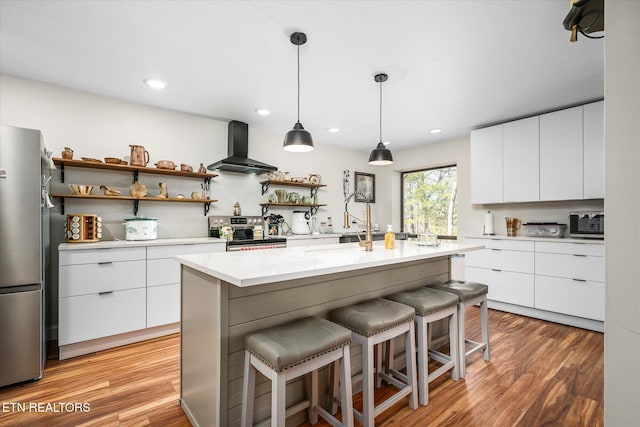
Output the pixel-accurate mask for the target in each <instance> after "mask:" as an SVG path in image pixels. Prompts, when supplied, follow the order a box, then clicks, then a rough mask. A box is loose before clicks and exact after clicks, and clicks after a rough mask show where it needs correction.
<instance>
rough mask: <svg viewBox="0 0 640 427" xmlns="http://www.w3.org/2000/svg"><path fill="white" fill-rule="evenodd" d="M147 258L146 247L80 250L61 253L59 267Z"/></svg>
mask: <svg viewBox="0 0 640 427" xmlns="http://www.w3.org/2000/svg"><path fill="white" fill-rule="evenodd" d="M146 258H147V251H146V248H145V247H144V246H141V247H135V248H115V249H79V250H75V251H60V252H59V261H58V264H59V265H72V264H94V263H99V262H116V261H133V260H144V259H146Z"/></svg>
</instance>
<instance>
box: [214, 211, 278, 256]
mask: <svg viewBox="0 0 640 427" xmlns="http://www.w3.org/2000/svg"><path fill="white" fill-rule="evenodd" d="M264 225H265V224H264V220H263V218H262V217H260V216H210V217H209V237H221V234H220V229H221V228H222V227H227V226H231V227H233V237H232V238H231V239H228V240H227V252H233V251H253V250H263V249H276V248H286V247H287V239H286V238H284V237H271V236H265V237H263V238H254V233H253V231H254V228H255V227H262V229H263V230H264ZM263 235H264V231H263Z"/></svg>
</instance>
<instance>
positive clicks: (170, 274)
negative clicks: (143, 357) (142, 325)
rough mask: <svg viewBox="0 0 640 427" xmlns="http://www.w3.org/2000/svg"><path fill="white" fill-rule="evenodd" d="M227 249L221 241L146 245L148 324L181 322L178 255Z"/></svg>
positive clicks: (149, 326) (151, 325)
mask: <svg viewBox="0 0 640 427" xmlns="http://www.w3.org/2000/svg"><path fill="white" fill-rule="evenodd" d="M225 250H226V246H225V244H220V243H211V244H207V243H201V244H191V245H166V246H149V247H147V262H146V267H147V282H146V285H147V327H148V328H151V327H154V326H159V325H166V324H169V323H175V322H179V321H180V264H179V263H178V262H177V261H176V260H175V259H174V257H175V256H177V255H189V254H197V253H208V252H224V251H225Z"/></svg>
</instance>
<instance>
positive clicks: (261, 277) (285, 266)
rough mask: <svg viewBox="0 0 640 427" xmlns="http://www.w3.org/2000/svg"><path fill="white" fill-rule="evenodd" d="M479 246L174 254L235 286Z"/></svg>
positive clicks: (403, 244)
mask: <svg viewBox="0 0 640 427" xmlns="http://www.w3.org/2000/svg"><path fill="white" fill-rule="evenodd" d="M483 247H484V246H483V245H476V244H464V243H442V244H441V245H440V246H438V247H428V246H418V245H417V244H416V243H415V242H414V241H407V240H399V241H396V248H395V249H385V248H384V242H383V241H380V242H374V243H373V251H371V252H367V251H365V250H364V248H361V247H359V246H358V244H357V243H343V244H329V245H320V246H313V247H300V248H281V249H269V250H262V251H239V252H221V253H209V254H194V255H183V256H178V257H176V259H177V260H178V262H180V263H182V264H184V265H186V266H189V267H191V268H193V269H195V270H198V271H200V272H202V273H205V274H208V275H210V276H213V277H216V278H218V279H221V280H224V281H226V282H229V283H231V284H233V285H236V286H239V287H248V286H256V285H262V284H266V283H273V282H279V281H282V280H293V279H301V278H304V277H312V276H318V275H323V274H330V273H340V272H344V271H352V270H359V269H365V268H371V267H379V266H383V265H391V264H398V263H403V262H408V261H419V260H425V259H429V258H437V257H441V256H448V255H455V254H458V253H462V252H467V251H471V250H476V249H482V248H483Z"/></svg>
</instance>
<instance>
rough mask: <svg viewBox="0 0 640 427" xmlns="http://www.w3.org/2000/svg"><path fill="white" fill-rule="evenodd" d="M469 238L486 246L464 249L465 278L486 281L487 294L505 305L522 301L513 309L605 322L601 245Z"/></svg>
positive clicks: (558, 319)
mask: <svg viewBox="0 0 640 427" xmlns="http://www.w3.org/2000/svg"><path fill="white" fill-rule="evenodd" d="M465 242H470V243H477V244H484V245H485V249H481V250H479V251H473V252H468V253H467V254H465V265H466V267H465V278H466V280H469V281H474V282H481V283H485V284H487V285H488V286H489V294H488V299H489V300H490V301H495V302H497V303H500V308H501V309H505V310H506V311H509V310H510V308H509V307H511V309H514V310H516V307H514V306H520V307H521V308H518V309H517V310H516V311H515V312H520V313H521V314H526V315H530V316H533V317H536V316H539V317H541V318H548V319H550V320H554V321H560V322H562V321H563V318H562V316H557V314H560V315H567V316H575V317H578V318H583V319H587V320H588V321H593V320H595V321H600V322H602V321H604V280H605V275H604V245H603V244H599V243H581V242H575V241H568V242H562V241H550V240H549V239H546V240H543V239H537V240H536V239H525V240H516V239H497V238H474V239H465ZM502 303H504V304H509V305H513V306H509V305H504V304H502ZM522 308H524V309H522ZM541 310H543V311H545V312H551V313H552V316H546V315H545V314H544V313H543V312H542V311H541ZM565 318H566V316H565ZM565 320H566V319H565ZM579 323H580V322H579V321H578V322H573V321H572V322H569V324H574V325H577V326H579Z"/></svg>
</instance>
